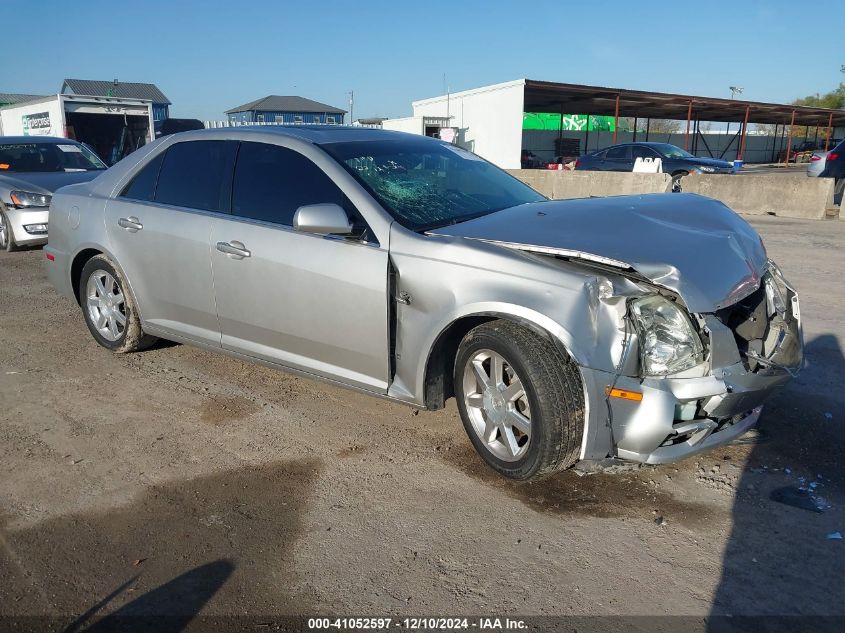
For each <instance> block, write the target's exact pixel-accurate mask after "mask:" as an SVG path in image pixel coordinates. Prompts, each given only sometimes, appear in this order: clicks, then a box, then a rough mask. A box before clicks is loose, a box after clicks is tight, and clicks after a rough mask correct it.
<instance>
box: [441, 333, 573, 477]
mask: <svg viewBox="0 0 845 633" xmlns="http://www.w3.org/2000/svg"><path fill="white" fill-rule="evenodd" d="M454 385H455V396H456V398H457V402H458V411H459V412H460V414H461V420H462V421H463V424H464V428H465V430H466V432H467V435H468V436H469V439H470V441H471V442H472V444H473V446H474V447H475V450H476V451H477V452H478V453H479V454H480V455H481V457H482V458H483V459H484V461H485V462H487V464H488V465H490V466H491V467H492V468H493V469H495V470H496V471H497V472H499V473H500V474H502V475H504V476H505V477H509V478H511V479H520V480H526V479H539V478H541V477H545V476H548V475H550V474H552V473H554V472H556V471H558V470H562V469H564V468H568V467H570V466H572V465H573V464H574V463H575V462H576V461H577V460H578V455H579V451H580V447H581V438H582V435H583V430H584V393H583V389H582V386H581V376H580V373H579V372H578V369H577V367H576V366H575V364H574V363H573V362H572V360H571V359H570V358H569V357H568V356H567V355H566V354H565V353H564V352H562V351H561V350H560V349H558V348H557V347H556V346H555V345H554V344H553V343H552V342H550V341H548V340H547V339H545V338H543V337H541V336H540V335H539V334H536V333H535V332H533V331H531V330H528V329H526V328H524V327H522V326H520V325H517V324H516V323H512V322H510V321H504V320H497V321H491V322H488V323H484V324H482V325H480V326H478V327H476V328H474V329H473V330H471V331H470V332H469V333H468V334H467V335H466V336H465V337H464V339H463V341H462V342H461V344H460V347H459V348H458V354H457V358H456V360H455V370H454Z"/></svg>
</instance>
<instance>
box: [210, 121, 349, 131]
mask: <svg viewBox="0 0 845 633" xmlns="http://www.w3.org/2000/svg"><path fill="white" fill-rule="evenodd" d="M203 125H205V127H206V129H210V128H223V127H242V126H245V125H248V126H254V125H318V126H320V127H337V126H338V125H342V124H341V123H311V122H306V121H303V122H300V123H296V122H293V121H291V122H284V121H203Z"/></svg>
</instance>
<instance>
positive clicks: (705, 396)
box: [582, 364, 791, 464]
mask: <svg viewBox="0 0 845 633" xmlns="http://www.w3.org/2000/svg"><path fill="white" fill-rule="evenodd" d="M582 375H585V376H587V377H588V378H589V380H591V382H592V385H591V386H592V388H591V389H590V391H591V392H592V393H593V394H594V396H597V397H599V398H601V399H602V400H603V402H601V404H600V406H599V407H598V410H599V411H605V410H607V409H608V408H609V417H610V431H611V438H610V439H611V443H612V445H613V449H612V453H613V454H615V455H616V456H617V457H619V458H622V459H627V460H631V461H636V462H643V463H646V464H665V463H669V462H674V461H678V460H680V459H684V458H686V457H689V456H691V455H695V454H696V453H700V452H702V451H706V450H709V449H712V448H714V447H717V446H721V445H723V444H726V443H728V442H731V441H732V440H734V439H736V438H737V437H739V436H740V435H742V434H743V433H745V432H746V431H747V430H748V429H749V428H751V427H752V426H754V425H755V424H756V422H757V419H758V418H759V416H760V411H761V410H762V405H763V403H764V401H765V400H766V399H768V398H769V396H771V395H772V393H774V392H775V390H776V389H777V388H779V387H781V386H782V385H784V384H785V383H786V382H788V381H789V380H790V379H791V375H790V374H789V373H788V372H786V371H783V370H771V371H768V370H767V371H766V372H757V373H753V372H749V371H747V370H746V369H745V367H744V366H743V365H742V364H737V365H735V366H733V367H730V368H727V369H726V370H725V371H724V372H723V373H722V377H721V378H717V377H715V376H705V377H702V378H683V379H681V378H646V379H638V378H631V377H626V376H622V377H619V378H618V379H617V380H616V387H617V388H619V389H623V390H627V391H633V392H639V393H642V395H643V398H642V400H641V401H639V402H636V401H631V400H623V399H619V398H610V397H606V396H605V394H604V390H605V388H606V387H607V386H609V385H611V384H613V379H614V376H613V374H610V373H608V372H604V371H597V370H591V369H584V368H582ZM605 400H606V402H605ZM608 405H609V406H608ZM595 408H596V406H595V405H594V406H593V407H591V409H595Z"/></svg>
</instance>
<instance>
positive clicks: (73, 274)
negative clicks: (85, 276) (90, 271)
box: [69, 244, 144, 324]
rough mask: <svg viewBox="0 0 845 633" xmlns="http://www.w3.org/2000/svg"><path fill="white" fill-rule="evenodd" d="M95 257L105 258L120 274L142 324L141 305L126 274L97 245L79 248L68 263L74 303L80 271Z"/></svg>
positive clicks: (77, 300) (103, 249)
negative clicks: (101, 256)
mask: <svg viewBox="0 0 845 633" xmlns="http://www.w3.org/2000/svg"><path fill="white" fill-rule="evenodd" d="M97 255H103V256H105V257H106V258H107V259H108V260H109V262H111V265H112V266H114V267H115V269H116V270H117V272H119V273H120V276H121V277H122V279H123V282H124V283H125V284H126V291H128V292H129V296H130V297H131V298H132V304H133V305H134V306H135V310H136V311H137V313H138V318H139V319H140V321H141V323H142V324H143V323H144V315H143V311H142V309H141V304H140V303H138V297H137V296H136V295H135V291H134V289H133V288H132V282H131V281H130V279H129V277H127V276H126V272H125V271H124V270H123V268H122V267H121V265H120V263H119V262H118V261H117V258H116V257H115V256H114V255H112V254H111V253H110V252H109V251H108V250H107V249H105V248H103V247H102V246H100V245H97V244H88V245H85V246H82V247H80V248H79V250H77V251H76V253H75V254H74V256H73V259H71V263H70V270H69V272H70V284H71V290H73V296H74V298H75V299H76V303H77V304H78V303H79V286H80V284H81V282H82V269H83V268H85V264H87V263H88V261H89V260H91V259H92V258H94V257H96V256H97Z"/></svg>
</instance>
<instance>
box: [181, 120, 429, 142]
mask: <svg viewBox="0 0 845 633" xmlns="http://www.w3.org/2000/svg"><path fill="white" fill-rule="evenodd" d="M239 131H243V132H261V133H262V134H278V135H279V136H289V137H295V138H298V139H301V140H304V141H309V142H311V143H314V144H316V145H323V144H327V143H344V142H351V141H388V140H397V141H398V140H402V139H406V140H408V139H413V140H418V141H425V140H430V141H433V142H438V143H442V142H443V141H441V140H440V139H433V138H431V139H430V138H429V137H427V136H422V135H420V134H408V133H406V132H396V131H394V130H383V129H381V128H370V127H357V126H349V125H238V126H233V127H225V128H209V129H207V130H194V131H191V132H180V133H179V134H178V136H180V137H182V138H185V139H188V138H202V137H203V136H205V135H206V134H214V135H219V134H220V133H221V132H224V133H225V132H231V133H232V136H233V137H236V135H237V134H238V132H239ZM174 136H177V135H174Z"/></svg>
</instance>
